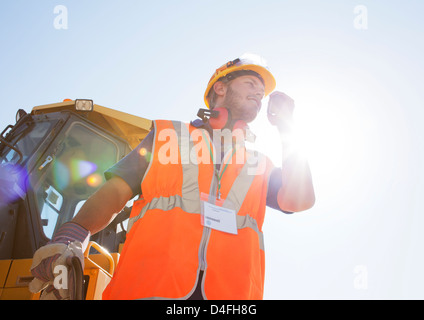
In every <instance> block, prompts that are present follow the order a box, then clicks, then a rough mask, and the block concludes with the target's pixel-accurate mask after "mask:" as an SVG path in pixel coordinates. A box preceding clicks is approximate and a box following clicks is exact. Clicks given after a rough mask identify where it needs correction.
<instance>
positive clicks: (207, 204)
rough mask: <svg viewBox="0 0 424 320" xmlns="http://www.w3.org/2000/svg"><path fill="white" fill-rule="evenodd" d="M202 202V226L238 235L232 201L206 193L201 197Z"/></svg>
mask: <svg viewBox="0 0 424 320" xmlns="http://www.w3.org/2000/svg"><path fill="white" fill-rule="evenodd" d="M200 201H201V223H202V226H205V227H209V228H211V229H214V230H218V231H222V232H226V233H231V234H237V219H236V211H235V210H234V209H233V208H234V206H233V205H232V203H231V202H230V201H225V199H222V198H221V199H217V198H216V196H212V195H209V194H205V193H202V194H201V195H200ZM224 203H225V206H224Z"/></svg>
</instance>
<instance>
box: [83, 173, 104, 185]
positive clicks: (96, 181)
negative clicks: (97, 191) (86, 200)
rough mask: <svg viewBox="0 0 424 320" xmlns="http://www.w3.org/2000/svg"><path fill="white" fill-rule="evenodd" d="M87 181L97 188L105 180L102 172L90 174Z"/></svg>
mask: <svg viewBox="0 0 424 320" xmlns="http://www.w3.org/2000/svg"><path fill="white" fill-rule="evenodd" d="M85 181H86V182H87V184H88V185H89V186H90V187H92V188H96V187H98V186H99V185H100V184H101V183H102V182H103V178H102V176H101V175H100V174H98V173H93V174H90V175H89V176H88V177H87V179H86V180H85Z"/></svg>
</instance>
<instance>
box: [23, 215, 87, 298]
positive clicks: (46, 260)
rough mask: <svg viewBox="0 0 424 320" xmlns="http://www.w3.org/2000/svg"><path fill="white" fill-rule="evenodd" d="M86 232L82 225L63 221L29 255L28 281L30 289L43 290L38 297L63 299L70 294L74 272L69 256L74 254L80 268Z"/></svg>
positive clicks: (71, 256) (71, 292) (82, 264)
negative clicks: (31, 258)
mask: <svg viewBox="0 0 424 320" xmlns="http://www.w3.org/2000/svg"><path fill="white" fill-rule="evenodd" d="M89 239H90V232H89V231H88V230H86V229H85V228H83V227H82V226H80V225H78V224H76V223H73V222H67V223H65V224H64V225H63V226H61V227H60V228H59V230H58V231H57V232H56V234H55V235H54V236H53V238H52V240H51V241H50V242H49V243H48V244H47V245H45V246H44V247H41V248H40V249H38V250H37V251H36V252H35V254H34V257H33V261H32V266H31V273H32V275H33V276H34V279H33V280H32V282H31V283H30V284H29V290H30V291H31V292H32V293H38V292H40V291H41V290H44V291H43V292H42V294H41V297H40V300H67V299H70V297H72V296H73V294H74V292H73V291H72V290H73V289H74V286H73V285H72V284H73V282H74V276H75V275H74V274H73V269H72V268H70V267H69V266H70V265H71V259H73V258H74V257H77V258H78V260H79V261H80V263H81V267H82V270H84V252H85V250H86V249H87V246H88V241H89Z"/></svg>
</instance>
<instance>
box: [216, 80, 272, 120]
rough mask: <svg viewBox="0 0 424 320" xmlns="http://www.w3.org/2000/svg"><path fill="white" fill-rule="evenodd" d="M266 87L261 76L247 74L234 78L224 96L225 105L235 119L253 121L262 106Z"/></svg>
mask: <svg viewBox="0 0 424 320" xmlns="http://www.w3.org/2000/svg"><path fill="white" fill-rule="evenodd" d="M264 92H265V87H264V85H263V83H262V81H261V80H259V78H257V77H255V76H252V75H246V76H240V77H237V78H235V79H234V80H232V81H231V82H230V83H229V84H228V86H227V90H226V93H225V97H224V102H223V106H224V107H226V108H228V109H229V110H230V111H231V115H232V117H233V119H240V120H244V121H246V122H247V123H249V122H252V121H253V120H254V119H255V118H256V116H257V115H258V113H259V111H260V110H261V106H262V103H261V102H262V99H263V97H264V95H265V94H264Z"/></svg>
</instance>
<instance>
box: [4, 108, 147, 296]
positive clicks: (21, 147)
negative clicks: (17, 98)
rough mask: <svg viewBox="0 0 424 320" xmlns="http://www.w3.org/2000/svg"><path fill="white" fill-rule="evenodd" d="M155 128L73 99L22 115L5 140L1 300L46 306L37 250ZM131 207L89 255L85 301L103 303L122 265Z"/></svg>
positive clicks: (98, 237) (98, 239)
mask: <svg viewBox="0 0 424 320" xmlns="http://www.w3.org/2000/svg"><path fill="white" fill-rule="evenodd" d="M150 128H151V121H150V120H147V119H144V118H140V117H136V116H132V115H129V114H126V113H123V112H119V111H116V110H113V109H109V108H105V107H102V106H99V105H95V104H93V102H92V101H91V100H66V101H64V102H62V103H56V104H51V105H45V106H39V107H34V108H33V109H32V111H31V112H30V113H26V112H25V111H23V110H19V111H18V112H17V117H16V123H15V124H14V125H9V126H8V127H6V128H5V129H4V130H3V131H2V133H1V135H0V300H10V299H19V300H23V299H38V295H34V294H31V293H30V292H29V290H28V284H29V282H30V281H31V280H32V276H31V273H30V271H29V268H30V266H31V263H32V257H33V255H34V253H35V251H36V250H37V249H38V248H40V247H41V246H44V245H45V244H47V243H48V241H49V240H50V239H51V237H52V235H53V234H54V233H55V231H56V230H57V229H58V227H60V226H61V225H62V224H63V223H65V222H67V221H70V220H71V219H72V218H73V217H74V215H75V214H76V213H77V212H78V210H79V209H80V208H81V206H82V205H83V204H84V202H85V201H86V200H87V199H88V198H89V197H90V196H91V195H92V194H93V193H94V192H95V191H96V190H98V189H99V188H100V187H101V185H102V184H103V183H104V182H105V178H104V175H103V173H104V171H106V170H107V169H108V168H109V167H110V166H112V165H113V164H114V163H116V162H117V161H119V160H120V159H121V158H123V157H124V156H125V155H127V154H128V153H129V152H130V151H131V150H132V149H133V148H134V147H135V146H136V145H138V143H140V142H141V141H142V140H143V139H144V137H145V136H146V135H147V134H148V132H149V131H150ZM130 206H131V204H130V203H129V204H128V206H127V207H126V208H124V210H123V211H122V212H121V213H120V214H118V216H117V217H116V219H115V220H114V221H113V222H112V223H111V224H110V225H109V226H108V227H107V228H106V229H104V230H103V231H102V232H99V233H98V234H96V235H94V236H92V238H91V239H90V240H91V241H92V243H91V244H90V246H89V252H86V254H85V257H86V258H85V259H86V263H85V265H86V268H85V270H84V299H100V298H101V293H102V291H103V289H104V287H105V286H106V285H107V283H108V281H109V280H110V277H111V276H112V274H113V270H114V265H116V263H117V261H118V260H119V252H120V248H121V246H122V244H123V243H124V241H125V236H126V231H125V229H126V224H125V222H126V220H127V219H128V217H129V212H130V209H131V207H130Z"/></svg>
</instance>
